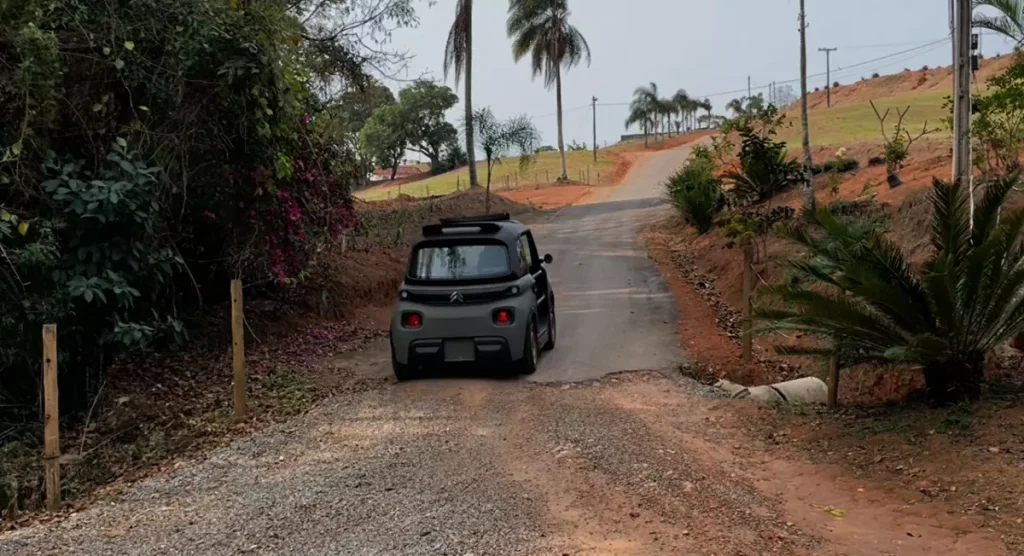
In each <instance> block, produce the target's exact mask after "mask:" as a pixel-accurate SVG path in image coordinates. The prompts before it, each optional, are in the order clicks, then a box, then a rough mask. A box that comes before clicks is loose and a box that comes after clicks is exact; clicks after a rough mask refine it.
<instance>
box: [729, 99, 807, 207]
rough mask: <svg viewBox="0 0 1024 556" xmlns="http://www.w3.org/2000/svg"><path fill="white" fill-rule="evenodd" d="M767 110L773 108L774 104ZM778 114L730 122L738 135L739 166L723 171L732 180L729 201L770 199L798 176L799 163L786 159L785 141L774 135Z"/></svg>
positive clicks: (743, 202)
mask: <svg viewBox="0 0 1024 556" xmlns="http://www.w3.org/2000/svg"><path fill="white" fill-rule="evenodd" d="M767 110H769V111H774V107H773V106H770V107H769V108H768V109H767ZM782 118H783V117H782V116H779V117H778V118H774V117H771V116H769V117H767V118H766V119H759V120H758V121H759V123H760V126H758V125H755V123H753V122H752V121H749V120H737V121H736V122H735V123H734V129H735V130H736V131H737V132H738V133H739V135H740V138H741V144H740V152H739V159H740V168H739V170H738V171H735V170H734V171H730V172H728V173H727V174H726V175H725V177H726V179H728V180H730V181H732V182H733V190H732V192H731V196H732V202H733V204H736V205H741V206H742V205H749V204H753V203H757V202H761V201H764V200H768V199H771V198H772V197H773V196H775V194H776V193H778V192H779V191H782V190H783V189H785V188H787V187H789V186H790V185H792V184H795V183H798V182H799V181H800V180H801V179H802V176H801V172H802V168H801V166H800V163H799V162H797V161H795V160H790V158H789V153H788V151H787V150H786V144H785V143H784V142H782V141H776V140H775V139H774V137H775V134H776V132H777V128H778V126H779V125H780V124H781V123H782V122H783V119H782Z"/></svg>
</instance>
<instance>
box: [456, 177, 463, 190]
mask: <svg viewBox="0 0 1024 556" xmlns="http://www.w3.org/2000/svg"><path fill="white" fill-rule="evenodd" d="M461 187H462V176H460V175H458V174H456V175H455V191H458V190H459V189H460V188H461Z"/></svg>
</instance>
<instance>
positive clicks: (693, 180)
mask: <svg viewBox="0 0 1024 556" xmlns="http://www.w3.org/2000/svg"><path fill="white" fill-rule="evenodd" d="M716 169H717V166H716V165H715V161H714V159H713V157H712V155H711V151H710V150H709V149H708V148H707V147H704V146H698V147H695V148H694V150H693V154H692V155H691V156H690V160H689V161H688V162H687V163H686V165H685V166H683V167H682V168H680V169H679V171H678V172H676V173H675V174H673V175H672V176H671V177H670V178H669V179H668V181H667V182H666V183H665V190H666V193H667V195H668V200H669V202H670V203H672V206H674V207H675V208H676V210H678V211H679V212H680V214H682V215H683V218H685V219H686V222H687V223H688V224H690V225H691V226H693V227H694V228H695V229H696V230H697V232H698V233H701V234H706V233H708V232H710V231H711V229H712V228H713V227H714V225H715V218H716V217H717V215H718V213H719V212H721V210H722V209H723V208H724V207H725V195H724V194H723V193H722V180H721V179H720V178H719V177H718V176H716V175H715V171H716Z"/></svg>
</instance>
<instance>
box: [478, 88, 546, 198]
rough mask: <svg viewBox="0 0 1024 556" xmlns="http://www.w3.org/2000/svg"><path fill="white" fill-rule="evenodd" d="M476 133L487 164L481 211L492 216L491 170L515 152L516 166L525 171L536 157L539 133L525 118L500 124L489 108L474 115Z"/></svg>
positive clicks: (520, 117)
mask: <svg viewBox="0 0 1024 556" xmlns="http://www.w3.org/2000/svg"><path fill="white" fill-rule="evenodd" d="M473 119H474V120H476V121H475V123H476V129H477V131H479V132H480V133H479V135H478V137H479V142H480V150H482V151H483V153H484V159H485V161H486V163H487V194H486V195H485V196H484V212H485V213H486V214H490V213H491V171H492V170H493V169H494V165H495V164H501V159H502V158H503V157H506V156H508V155H509V153H510V152H513V151H518V155H519V167H520V169H522V170H525V169H526V167H527V166H529V165H530V164H531V163H532V162H533V160H534V157H535V153H536V150H537V143H539V142H540V133H539V132H538V131H537V128H536V127H535V126H534V125H533V122H531V121H530V119H529V118H528V117H526V116H516V117H515V118H512V119H510V120H508V121H505V122H499V121H498V119H497V118H495V117H494V113H493V112H491V109H490V108H481V109H480V110H477V111H476V112H475V113H474V114H473Z"/></svg>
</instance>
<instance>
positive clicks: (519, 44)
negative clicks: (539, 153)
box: [507, 0, 590, 180]
mask: <svg viewBox="0 0 1024 556" xmlns="http://www.w3.org/2000/svg"><path fill="white" fill-rule="evenodd" d="M508 10H509V16H508V22H507V31H508V36H509V37H512V39H513V42H512V56H513V57H514V58H515V60H516V61H517V62H518V61H519V60H521V59H523V58H524V57H525V56H526V55H527V54H529V55H530V59H531V62H532V64H533V76H534V78H536V77H537V76H538V75H541V74H543V75H544V84H545V85H546V86H547V87H551V86H552V85H554V86H555V98H556V101H557V104H558V151H559V152H560V153H561V155H562V180H568V179H569V169H568V167H567V165H566V162H565V141H564V139H563V137H564V135H563V129H562V68H563V67H564V68H565V70H566V71H568V70H569V69H570V68H572V67H573V66H575V65H578V64H579V63H580V62H581V61H583V59H584V58H586V60H587V65H588V66H589V65H590V45H588V44H587V39H585V38H584V37H583V34H582V33H580V32H579V30H578V29H576V28H575V27H573V26H572V25H570V24H569V15H570V12H569V5H568V0H510V2H509V8H508Z"/></svg>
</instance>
